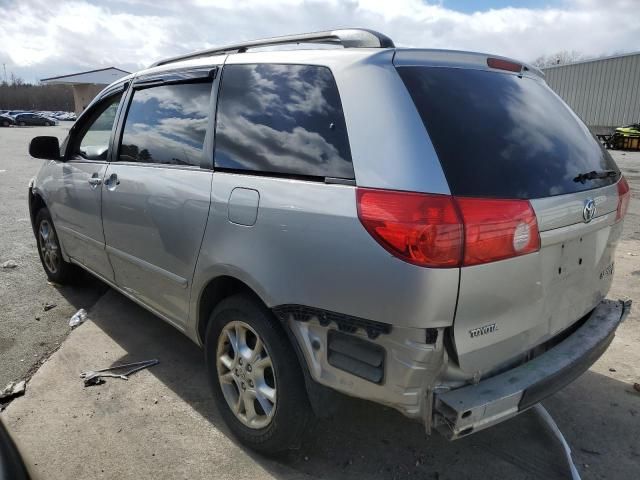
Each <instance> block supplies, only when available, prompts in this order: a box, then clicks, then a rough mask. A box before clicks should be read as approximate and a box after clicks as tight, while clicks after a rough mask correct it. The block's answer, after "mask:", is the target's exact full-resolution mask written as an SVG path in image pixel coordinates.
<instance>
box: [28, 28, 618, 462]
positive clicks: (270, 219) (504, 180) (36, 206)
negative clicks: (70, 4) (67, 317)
mask: <svg viewBox="0 0 640 480" xmlns="http://www.w3.org/2000/svg"><path fill="white" fill-rule="evenodd" d="M304 42H315V43H333V44H338V45H342V46H343V47H345V48H336V49H295V50H287V51H284V50H281V51H260V52H252V51H247V50H248V49H251V48H253V47H263V46H272V45H281V44H285V43H289V44H292V45H293V44H297V43H304ZM30 153H31V155H32V156H34V157H36V158H43V159H49V160H53V161H48V162H43V166H42V169H41V170H40V172H39V173H38V175H37V176H36V177H35V178H34V179H33V180H32V182H31V184H30V186H29V194H28V198H29V210H30V213H31V221H32V225H33V231H34V234H35V237H36V239H37V245H38V252H39V254H40V259H41V261H42V265H43V267H44V270H45V272H46V274H47V276H48V278H49V279H51V280H52V281H54V282H56V283H64V282H67V281H70V280H71V279H73V277H74V276H75V275H76V273H75V272H74V269H75V268H76V267H77V266H81V267H82V268H84V269H86V270H88V271H89V272H92V273H93V274H94V275H96V276H97V277H99V278H101V279H102V280H104V281H105V282H107V283H108V284H109V285H111V286H113V288H115V289H117V290H118V291H120V292H122V293H123V294H124V295H126V296H127V297H129V298H131V299H133V300H134V301H136V302H138V303H139V304H141V305H143V306H144V307H146V308H147V309H149V310H150V311H151V312H153V313H155V314H156V315H158V316H159V317H161V318H162V319H164V320H165V321H167V322H168V323H170V324H172V325H173V326H175V327H177V328H178V329H179V330H180V331H181V332H183V333H185V334H186V335H188V336H189V337H190V338H191V339H192V340H193V341H194V342H196V343H198V344H199V345H202V346H203V347H204V350H205V359H206V363H207V367H208V369H209V377H210V380H211V382H212V386H213V394H214V398H215V399H216V401H217V404H218V407H219V409H220V412H221V415H222V417H223V418H224V420H225V421H226V422H227V424H228V425H229V427H230V429H231V431H232V432H233V433H234V434H235V435H236V436H237V437H238V438H240V440H241V441H242V442H243V443H244V444H246V445H249V446H250V447H252V448H255V449H257V450H260V451H262V452H267V453H273V452H277V451H280V450H285V449H287V448H289V447H290V446H292V445H295V444H296V443H297V442H298V439H299V437H300V436H301V435H302V433H303V432H304V431H305V425H306V422H307V420H308V419H309V416H310V414H311V413H312V412H315V413H317V414H319V415H325V414H327V413H328V412H330V410H331V403H332V402H331V401H330V400H331V398H332V392H331V389H333V390H337V391H339V392H342V393H345V394H347V395H352V396H355V397H360V398H364V399H368V400H371V401H375V402H378V403H380V404H383V405H387V406H390V407H393V408H395V409H397V410H398V411H400V412H401V413H403V414H404V415H406V416H407V417H409V418H413V419H415V420H417V421H420V422H422V423H423V424H424V425H425V427H426V430H427V431H428V432H430V431H432V429H435V430H437V431H439V432H441V433H443V434H444V435H445V436H446V437H447V438H449V439H456V438H460V437H464V436H467V435H469V434H471V433H473V432H476V431H479V430H482V429H483V428H486V427H489V426H491V425H494V424H496V423H498V422H501V421H503V420H506V419H508V418H511V417H513V416H514V415H517V414H518V413H520V412H523V411H525V410H527V409H529V408H531V407H532V406H534V405H536V404H537V403H538V402H540V401H541V400H543V399H544V398H546V397H547V396H549V395H551V394H553V393H554V392H556V391H558V390H559V389H561V388H562V387H564V386H565V385H567V384H568V383H570V382H571V381H573V380H575V379H576V378H577V377H578V376H579V375H580V374H581V373H582V372H584V371H586V370H587V369H588V368H589V367H590V366H591V365H592V364H593V362H595V361H596V360H597V359H598V358H599V357H600V355H602V353H603V352H604V351H605V350H606V348H607V347H608V345H609V344H610V342H611V341H612V339H613V337H614V335H615V332H616V329H617V328H618V325H619V324H620V322H621V321H622V320H623V319H624V317H625V315H626V313H627V312H628V308H629V305H628V304H627V303H624V302H621V301H613V300H607V299H606V296H607V293H608V291H609V288H610V286H611V282H612V278H613V272H614V258H615V249H616V245H617V244H618V240H619V238H620V235H621V233H622V229H623V219H624V217H625V214H626V210H627V206H628V204H629V199H630V192H629V186H628V184H627V181H626V180H625V178H624V177H623V176H622V174H621V172H620V170H619V169H618V167H617V166H616V164H615V162H614V161H613V159H612V158H611V156H610V155H609V153H608V152H607V151H606V150H605V149H603V148H602V146H601V145H600V144H599V143H598V142H597V141H596V140H595V139H594V138H593V136H592V135H591V134H590V132H589V130H588V129H587V127H586V126H585V125H584V124H583V123H582V122H581V121H580V120H579V119H578V117H577V116H576V115H575V114H574V113H573V112H572V111H571V110H570V108H569V107H568V106H567V105H566V104H565V103H564V102H563V101H562V100H561V99H560V98H559V97H558V96H557V95H556V94H555V93H553V91H552V90H551V89H550V88H549V87H548V85H547V84H546V83H545V80H544V76H543V74H542V72H541V71H540V70H538V69H537V68H536V67H534V66H532V65H527V64H524V63H522V62H519V61H516V60H512V59H508V58H504V57H496V56H493V55H486V54H481V53H473V52H458V51H451V52H447V51H442V50H428V49H406V48H395V46H394V44H393V42H392V41H391V39H389V38H388V37H386V36H385V35H382V34H380V33H377V32H372V31H369V30H358V29H352V30H338V31H332V32H317V33H312V34H304V35H299V36H295V35H294V36H289V37H283V38H276V39H268V40H262V41H254V42H247V43H243V44H238V45H232V46H227V47H222V48H219V49H211V50H206V51H202V52H196V53H193V54H190V55H185V56H182V57H177V58H172V59H166V60H163V61H160V62H158V63H156V65H154V66H153V67H152V68H150V69H147V70H144V71H141V72H138V73H136V74H133V75H129V76H127V77H126V78H123V79H121V80H119V81H118V82H116V83H114V84H112V85H111V86H109V87H107V88H106V89H105V90H104V91H102V92H101V93H100V94H99V95H98V96H97V97H96V99H95V100H94V101H93V102H92V103H91V105H89V106H88V107H87V109H86V110H85V111H84V112H83V113H82V115H81V116H80V118H79V119H78V121H77V122H76V124H75V126H74V128H73V129H71V131H70V133H69V136H68V138H67V139H66V140H65V141H64V142H63V143H62V145H60V144H59V142H58V139H57V138H56V137H51V136H49V137H45V136H42V137H36V138H34V139H33V140H32V142H31V145H30ZM575 407H576V409H579V405H577V406H575ZM602 408H603V409H604V410H606V409H607V408H609V405H608V404H606V405H603V406H602ZM372 421H375V419H372Z"/></svg>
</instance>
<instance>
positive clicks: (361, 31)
mask: <svg viewBox="0 0 640 480" xmlns="http://www.w3.org/2000/svg"><path fill="white" fill-rule="evenodd" d="M295 43H326V44H333V45H342V46H343V47H345V48H394V47H395V45H394V44H393V40H391V39H390V38H389V37H387V36H386V35H384V34H382V33H379V32H376V31H374V30H368V29H365V28H349V29H344V30H328V31H326V32H313V33H301V34H298V35H285V36H283V37H272V38H263V39H261V40H250V41H248V42H242V43H236V44H233V45H227V46H225V47H216V48H209V49H207V50H201V51H199V52H193V53H188V54H186V55H178V56H177V57H171V58H165V59H164V60H160V61H158V62H156V63H154V64H153V65H151V66H152V67H158V66H160V65H167V64H169V63H175V62H180V61H182V60H192V59H194V58H201V57H211V56H213V55H222V54H226V53H244V52H246V51H247V49H249V48H256V47H269V46H273V45H286V44H295Z"/></svg>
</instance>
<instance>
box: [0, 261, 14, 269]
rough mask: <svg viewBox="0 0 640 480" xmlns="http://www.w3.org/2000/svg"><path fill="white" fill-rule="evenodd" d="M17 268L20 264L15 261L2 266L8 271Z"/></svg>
mask: <svg viewBox="0 0 640 480" xmlns="http://www.w3.org/2000/svg"><path fill="white" fill-rule="evenodd" d="M17 266H18V264H17V263H16V262H15V261H14V260H7V261H6V262H4V263H2V264H1V265H0V267H1V268H4V269H6V270H9V269H12V268H16V267H17Z"/></svg>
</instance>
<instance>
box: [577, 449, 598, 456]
mask: <svg viewBox="0 0 640 480" xmlns="http://www.w3.org/2000/svg"><path fill="white" fill-rule="evenodd" d="M580 451H581V452H584V453H588V454H589V455H602V454H601V453H600V452H599V451H597V450H590V449H588V448H580Z"/></svg>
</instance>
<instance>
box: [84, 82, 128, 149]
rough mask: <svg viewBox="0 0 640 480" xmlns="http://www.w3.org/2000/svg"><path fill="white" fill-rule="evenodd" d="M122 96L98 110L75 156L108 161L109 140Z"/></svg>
mask: <svg viewBox="0 0 640 480" xmlns="http://www.w3.org/2000/svg"><path fill="white" fill-rule="evenodd" d="M121 97H122V95H121V94H118V95H114V96H113V97H111V98H110V99H108V100H107V101H106V102H105V103H103V104H102V105H100V107H99V108H98V112H99V113H97V116H95V115H94V119H93V121H91V120H90V123H89V126H88V128H86V129H84V133H82V134H81V138H80V141H79V142H77V148H76V151H75V152H74V154H76V155H79V156H80V157H82V158H85V159H87V160H106V159H107V155H108V154H109V139H110V138H111V130H112V128H113V124H114V122H115V120H116V112H117V111H118V105H119V104H120V98H121Z"/></svg>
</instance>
